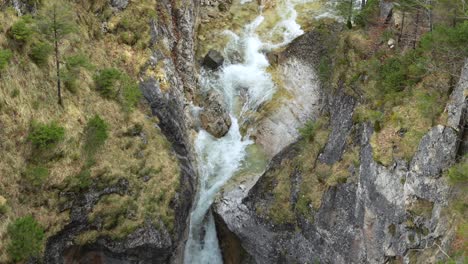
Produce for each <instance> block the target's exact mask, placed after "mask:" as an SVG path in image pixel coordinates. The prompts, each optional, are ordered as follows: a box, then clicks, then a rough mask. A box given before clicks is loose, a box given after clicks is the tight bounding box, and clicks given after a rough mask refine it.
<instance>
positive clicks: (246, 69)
mask: <svg viewBox="0 0 468 264" xmlns="http://www.w3.org/2000/svg"><path fill="white" fill-rule="evenodd" d="M278 12H279V14H280V16H281V20H280V21H279V22H278V23H277V24H276V25H275V26H274V27H273V29H272V30H271V33H270V34H267V37H266V39H264V40H262V39H261V37H260V36H259V35H258V33H257V30H258V28H259V26H260V25H261V24H262V23H263V22H264V20H265V18H264V17H263V16H262V15H259V16H258V17H257V18H255V19H254V20H253V21H252V22H251V23H249V24H247V25H246V26H245V27H244V30H243V31H242V32H241V33H240V34H235V33H234V32H231V31H226V32H224V33H225V34H226V35H227V36H229V37H230V41H229V43H228V44H227V45H226V47H225V50H224V56H225V57H226V61H225V64H224V66H223V67H222V69H221V70H220V71H219V72H211V71H202V80H201V84H202V86H203V87H202V89H204V90H210V89H216V90H218V91H220V92H221V93H222V94H223V95H224V99H225V103H226V105H227V109H228V110H229V112H230V114H231V120H232V125H231V128H230V129H229V132H228V133H227V134H226V135H225V136H224V137H222V138H219V139H217V138H214V137H213V136H211V135H210V134H209V133H208V132H206V131H204V130H201V131H200V132H199V133H198V135H197V138H196V140H195V151H196V154H197V158H198V160H197V161H198V165H199V168H198V169H199V177H200V179H199V189H198V195H197V199H196V202H195V204H194V206H193V210H192V213H191V215H190V232H189V238H188V240H187V244H186V247H185V258H184V259H185V261H184V262H185V263H186V264H189V263H190V264H218V263H222V256H221V252H220V248H219V245H218V240H217V236H216V227H215V224H214V219H213V215H212V213H211V212H210V211H209V210H210V207H211V205H212V204H213V201H214V199H215V197H216V194H217V193H218V192H219V191H220V189H221V188H222V187H223V186H224V185H225V184H226V182H227V181H228V180H229V179H231V177H232V176H233V175H234V174H235V173H236V172H237V171H238V170H239V168H240V167H241V166H242V164H243V162H244V160H245V159H246V158H248V157H247V147H248V146H249V145H251V144H253V141H252V140H250V139H249V137H248V135H247V136H244V137H243V136H242V134H241V133H240V129H239V127H240V125H239V123H242V122H243V121H244V120H243V119H244V118H245V115H244V114H245V113H246V112H249V111H256V110H257V109H258V108H259V106H260V105H261V104H262V103H264V102H265V101H267V100H269V99H271V97H272V95H273V94H274V93H275V89H276V87H275V84H274V82H273V80H272V78H271V76H270V75H269V74H268V72H267V68H268V66H269V63H268V60H267V58H266V56H265V52H267V51H269V50H272V49H275V48H278V47H281V46H284V45H286V44H288V43H289V42H291V41H292V40H293V39H294V38H296V37H298V36H300V35H301V34H303V31H302V30H301V29H300V26H299V25H298V24H297V23H296V22H295V20H296V18H297V12H296V10H294V3H292V2H285V3H283V4H281V5H279V6H278ZM278 35H280V36H281V39H282V40H281V41H280V42H279V43H276V44H275V43H270V42H269V41H272V39H273V37H274V36H278Z"/></svg>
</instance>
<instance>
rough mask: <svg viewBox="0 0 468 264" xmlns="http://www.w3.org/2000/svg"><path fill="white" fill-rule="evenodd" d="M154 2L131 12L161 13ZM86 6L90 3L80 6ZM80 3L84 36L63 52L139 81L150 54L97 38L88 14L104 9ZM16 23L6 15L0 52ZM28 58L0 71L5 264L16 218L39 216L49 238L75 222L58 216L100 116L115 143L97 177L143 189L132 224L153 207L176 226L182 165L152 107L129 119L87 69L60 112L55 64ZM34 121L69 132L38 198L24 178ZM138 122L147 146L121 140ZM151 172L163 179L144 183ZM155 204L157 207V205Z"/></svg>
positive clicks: (0, 227)
mask: <svg viewBox="0 0 468 264" xmlns="http://www.w3.org/2000/svg"><path fill="white" fill-rule="evenodd" d="M153 2H154V1H151V0H148V1H141V2H136V1H133V2H132V3H131V4H130V6H129V11H128V12H134V11H135V10H138V11H141V10H146V9H147V8H149V7H150V6H151V8H154V6H153V4H154V3H153ZM84 3H87V2H86V1H83V3H81V4H84ZM106 3H107V2H106ZM81 4H80V3H79V4H75V5H74V7H73V8H75V9H76V11H77V12H76V13H77V14H79V17H78V18H77V21H78V23H79V31H78V32H77V33H76V34H75V35H74V36H73V37H72V38H71V40H70V41H67V42H65V43H64V45H62V49H61V51H62V53H63V54H68V55H71V54H76V53H84V54H86V55H87V56H88V57H89V60H90V62H91V63H92V64H93V65H94V66H95V68H96V69H99V68H104V67H116V68H119V69H123V70H124V71H126V72H127V73H128V74H129V75H130V76H132V77H133V78H135V79H136V78H137V74H138V73H139V71H140V68H141V66H142V65H143V64H144V63H145V62H146V59H147V58H148V57H149V54H150V50H148V49H141V48H138V47H131V46H128V45H125V44H121V43H118V42H117V41H116V39H117V36H115V35H113V34H105V35H103V36H101V37H99V38H97V37H96V36H95V34H96V31H97V30H99V28H98V25H99V23H100V22H99V21H98V20H97V18H96V15H95V14H93V13H92V11H88V10H94V9H96V8H97V9H99V8H100V7H98V5H95V6H87V7H86V6H82V5H81ZM87 8H88V9H87ZM125 12H127V11H125ZM125 12H122V13H119V14H118V15H117V16H115V17H113V18H112V21H113V23H118V19H119V18H120V17H121V16H125ZM17 19H18V18H17V17H16V15H15V14H14V12H11V11H8V12H3V11H2V12H0V23H1V25H2V26H1V27H0V30H1V31H0V47H7V46H8V41H7V37H6V30H7V29H8V28H9V27H10V26H11V25H12V24H13V23H14V21H16V20H17ZM142 19H143V18H142ZM26 52H27V50H26V51H22V52H15V53H14V57H13V59H12V60H11V62H10V64H9V66H8V67H7V68H6V69H5V70H4V71H2V72H1V73H0V106H1V107H0V195H1V196H2V197H3V198H5V199H6V203H7V206H8V208H9V209H8V210H7V214H6V215H5V216H1V218H0V241H1V242H0V252H1V253H0V262H1V263H5V262H6V261H7V259H8V257H7V255H6V252H5V246H6V245H7V243H8V238H7V236H6V228H7V226H8V224H9V223H10V222H11V221H12V220H14V219H16V218H17V217H20V216H23V215H26V214H32V215H33V216H34V217H35V218H36V219H37V220H38V221H39V222H40V223H41V224H42V225H43V226H44V227H45V228H46V232H47V233H46V235H47V236H49V235H52V234H54V233H55V232H57V231H58V230H60V229H61V227H62V226H63V225H64V224H65V223H66V222H67V221H68V213H67V212H65V213H59V212H58V211H57V208H58V203H59V201H58V195H57V191H58V188H61V187H63V184H64V183H65V182H66V179H68V178H70V177H74V176H75V175H76V174H77V173H78V172H79V171H80V170H81V169H82V167H83V165H84V163H85V160H86V157H85V153H84V151H83V150H82V144H83V140H82V139H83V129H84V127H85V125H86V121H87V119H88V118H90V117H92V116H94V115H95V114H99V115H100V116H101V117H102V118H103V119H104V120H105V121H106V122H107V124H108V126H109V139H108V141H107V142H106V144H105V145H104V147H103V149H102V150H101V151H100V152H98V154H97V158H96V164H95V166H94V167H93V168H92V169H91V172H92V175H91V176H92V178H96V177H97V176H98V175H100V176H99V180H103V179H105V180H107V181H109V182H111V181H113V180H114V179H117V178H127V179H128V180H129V181H130V183H131V188H137V189H136V190H137V191H135V193H136V195H135V197H131V199H133V200H132V201H134V202H135V203H136V204H137V219H134V220H130V221H133V222H134V223H138V224H140V223H141V219H142V218H141V217H143V216H144V212H145V211H146V210H149V209H151V210H152V212H153V213H152V216H154V215H157V216H159V217H160V218H162V219H164V223H165V224H166V225H167V226H169V227H170V225H171V224H172V222H171V220H172V219H173V211H172V209H171V208H170V206H169V203H170V201H171V199H172V197H174V194H175V191H176V189H177V187H178V175H179V168H178V162H177V160H176V158H175V155H174V154H173V153H172V151H171V150H170V144H169V143H168V142H167V141H166V139H165V138H164V136H163V135H162V133H161V131H159V130H158V129H157V128H155V126H154V123H156V122H157V120H156V119H155V118H148V116H150V115H151V113H149V110H148V109H147V107H144V106H140V107H138V108H137V109H135V111H133V112H132V113H130V114H128V113H125V112H124V111H123V110H122V108H121V106H120V105H119V104H118V103H117V102H115V101H113V100H107V99H104V98H102V97H101V96H99V94H98V93H96V92H95V91H94V84H93V81H92V75H93V71H92V70H90V71H87V70H84V71H83V72H82V74H81V76H80V79H79V89H78V91H77V93H76V94H72V93H70V92H68V91H67V90H64V91H63V98H64V107H63V108H61V107H60V106H58V104H57V97H56V88H55V76H54V67H53V62H52V60H50V61H49V65H48V66H47V67H43V68H38V67H37V66H36V65H35V64H33V63H32V62H31V61H30V60H29V58H28V57H27V55H26ZM33 120H34V121H39V122H44V123H48V122H51V121H55V122H57V123H58V124H59V125H61V126H63V127H64V128H65V129H66V133H65V139H64V141H63V142H61V143H60V144H59V145H58V146H57V148H56V150H55V152H57V153H62V158H60V159H57V160H53V161H49V162H47V163H46V164H44V165H45V166H46V167H47V168H48V169H49V171H50V175H49V178H48V179H47V182H46V184H45V185H44V186H43V187H42V188H41V189H40V190H38V191H37V192H36V193H29V192H26V191H25V186H24V182H23V181H22V176H21V173H22V172H23V171H24V169H25V168H26V166H27V164H28V163H29V162H30V157H31V153H32V152H31V146H30V144H29V143H28V141H27V135H28V133H29V129H30V124H31V122H32V121H33ZM135 124H140V125H142V127H143V130H142V131H143V133H144V134H145V137H146V139H147V143H146V144H144V143H143V142H142V139H141V138H140V137H125V136H123V135H122V134H123V131H125V130H126V129H128V128H130V127H132V126H134V125H135ZM137 154H138V155H137ZM144 169H148V170H150V169H153V170H154V171H157V173H153V174H152V175H151V176H152V177H151V179H150V180H149V181H148V182H143V181H142V180H141V178H139V176H140V175H139V172H140V173H141V170H144ZM96 179H97V178H96ZM124 198H125V197H124ZM127 198H128V197H127ZM156 198H158V199H156ZM155 199H156V200H157V201H156V202H155V203H154V204H153V202H154V201H155ZM97 208H98V209H96V210H100V209H102V211H103V212H105V211H106V207H102V206H101V207H100V205H98V207H97ZM99 208H100V209H99ZM109 209H111V208H109ZM123 224H124V225H122V227H118V228H120V229H117V231H118V232H117V231H116V232H117V233H122V232H123V231H122V230H121V229H123V227H124V226H128V225H130V224H129V223H127V222H125V221H124V222H123ZM121 231H122V232H121ZM106 232H110V231H108V230H107V231H106ZM102 234H108V233H105V232H103V233H102Z"/></svg>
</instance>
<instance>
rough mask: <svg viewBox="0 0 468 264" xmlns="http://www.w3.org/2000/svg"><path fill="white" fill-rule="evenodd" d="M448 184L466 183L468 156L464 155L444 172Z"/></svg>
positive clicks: (467, 179) (467, 177) (467, 178)
mask: <svg viewBox="0 0 468 264" xmlns="http://www.w3.org/2000/svg"><path fill="white" fill-rule="evenodd" d="M446 175H447V178H448V180H449V182H450V183H451V184H453V185H456V184H461V183H467V182H468V155H465V156H464V157H463V158H462V159H461V161H460V162H459V163H457V164H455V165H454V166H452V167H451V168H450V169H449V170H448V171H447V172H446Z"/></svg>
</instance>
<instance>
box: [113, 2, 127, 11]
mask: <svg viewBox="0 0 468 264" xmlns="http://www.w3.org/2000/svg"><path fill="white" fill-rule="evenodd" d="M110 4H111V6H112V7H114V8H117V9H119V10H123V9H125V8H126V7H127V5H128V0H110Z"/></svg>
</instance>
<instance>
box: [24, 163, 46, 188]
mask: <svg viewBox="0 0 468 264" xmlns="http://www.w3.org/2000/svg"><path fill="white" fill-rule="evenodd" d="M47 177H49V170H48V169H47V168H46V167H42V166H33V167H29V168H28V169H27V170H26V171H25V173H24V178H25V179H26V180H27V182H28V183H29V184H30V185H32V186H34V187H40V186H41V185H42V184H44V182H45V181H46V180H47Z"/></svg>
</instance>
